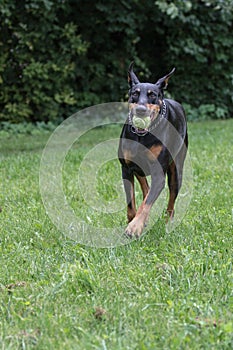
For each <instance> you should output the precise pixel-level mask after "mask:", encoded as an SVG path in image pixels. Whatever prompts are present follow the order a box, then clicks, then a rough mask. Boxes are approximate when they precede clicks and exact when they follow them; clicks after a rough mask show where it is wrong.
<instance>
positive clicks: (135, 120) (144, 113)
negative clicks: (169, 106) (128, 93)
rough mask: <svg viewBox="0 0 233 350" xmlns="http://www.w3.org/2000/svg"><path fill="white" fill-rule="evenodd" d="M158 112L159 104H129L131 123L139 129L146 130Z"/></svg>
mask: <svg viewBox="0 0 233 350" xmlns="http://www.w3.org/2000/svg"><path fill="white" fill-rule="evenodd" d="M159 112H160V106H159V105H147V106H144V105H136V106H135V105H133V106H132V105H130V114H131V120H132V125H133V126H134V127H135V128H136V129H138V130H139V131H148V129H149V127H150V125H151V124H152V123H153V121H154V120H155V119H156V118H157V116H158V114H159Z"/></svg>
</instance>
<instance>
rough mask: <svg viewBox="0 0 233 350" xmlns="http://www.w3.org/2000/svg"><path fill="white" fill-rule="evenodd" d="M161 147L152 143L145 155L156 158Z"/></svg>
mask: <svg viewBox="0 0 233 350" xmlns="http://www.w3.org/2000/svg"><path fill="white" fill-rule="evenodd" d="M162 149H163V146H162V145H154V146H152V147H151V148H149V150H148V152H147V156H148V158H149V159H150V160H155V159H157V158H158V156H159V155H160V153H161V151H162Z"/></svg>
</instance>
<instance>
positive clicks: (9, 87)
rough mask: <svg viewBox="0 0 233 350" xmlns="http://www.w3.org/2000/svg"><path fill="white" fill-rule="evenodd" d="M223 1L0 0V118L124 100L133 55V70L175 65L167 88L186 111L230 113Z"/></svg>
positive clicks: (226, 1) (48, 114)
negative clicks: (127, 74)
mask: <svg viewBox="0 0 233 350" xmlns="http://www.w3.org/2000/svg"><path fill="white" fill-rule="evenodd" d="M232 9H233V1H232V0H212V1H208V0H199V1H194V2H191V1H183V0H175V1H169V0H167V1H165V0H157V1H147V2H141V1H138V0H130V1H126V0H119V1H117V2H116V1H114V0H110V1H108V2H103V1H102V0H96V1H95V2H93V3H91V2H87V1H82V0H75V1H74V0H56V1H55V0H22V1H16V0H8V1H6V0H1V1H0V85H1V86H0V88H1V89H0V91H1V92H0V121H1V122H4V121H10V122H14V123H18V122H22V121H32V122H36V121H45V122H47V121H56V120H60V119H61V118H65V117H68V116H69V115H70V114H71V113H73V112H75V111H77V110H80V109H82V108H84V107H87V106H90V105H93V104H97V103H102V102H110V101H121V100H125V99H126V92H127V88H128V87H127V80H126V73H127V68H128V65H129V62H130V61H131V60H132V59H134V60H135V62H136V68H135V69H136V70H137V73H138V75H139V76H140V77H141V79H142V80H143V79H149V80H150V81H156V80H157V79H158V78H159V77H160V76H162V75H164V74H166V73H167V72H168V71H169V70H170V69H171V68H172V67H173V66H176V67H177V71H176V74H175V76H174V78H173V79H171V83H170V89H169V91H171V92H172V97H174V98H176V99H178V100H179V101H182V102H183V103H184V104H185V106H186V110H187V112H188V116H189V119H198V118H202V119H203V118H224V117H230V116H231V115H232V112H233V107H232V102H233V101H232V100H233V97H232V85H233V70H232V61H233V49H232V38H231V33H232V20H233V10H232ZM152 72H153V73H152ZM167 96H169V93H168V94H167Z"/></svg>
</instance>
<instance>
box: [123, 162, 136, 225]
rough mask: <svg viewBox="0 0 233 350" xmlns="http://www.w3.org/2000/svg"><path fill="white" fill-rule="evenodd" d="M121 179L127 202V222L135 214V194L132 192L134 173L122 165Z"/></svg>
mask: <svg viewBox="0 0 233 350" xmlns="http://www.w3.org/2000/svg"><path fill="white" fill-rule="evenodd" d="M122 179H123V183H124V189H125V194H126V202H127V219H128V223H129V222H130V221H132V220H133V218H134V217H135V215H136V205H135V194H134V175H133V173H132V172H131V171H130V170H129V169H128V168H126V167H122Z"/></svg>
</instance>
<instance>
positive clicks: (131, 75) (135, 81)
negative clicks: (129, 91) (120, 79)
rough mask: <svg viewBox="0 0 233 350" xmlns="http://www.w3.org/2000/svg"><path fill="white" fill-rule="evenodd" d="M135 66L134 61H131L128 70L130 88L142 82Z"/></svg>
mask: <svg viewBox="0 0 233 350" xmlns="http://www.w3.org/2000/svg"><path fill="white" fill-rule="evenodd" d="M133 66H134V61H133V62H131V63H130V66H129V70H128V83H129V86H130V88H132V87H133V86H134V85H136V84H139V83H140V81H139V79H138V77H137V76H136V74H135V73H134V71H133Z"/></svg>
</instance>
